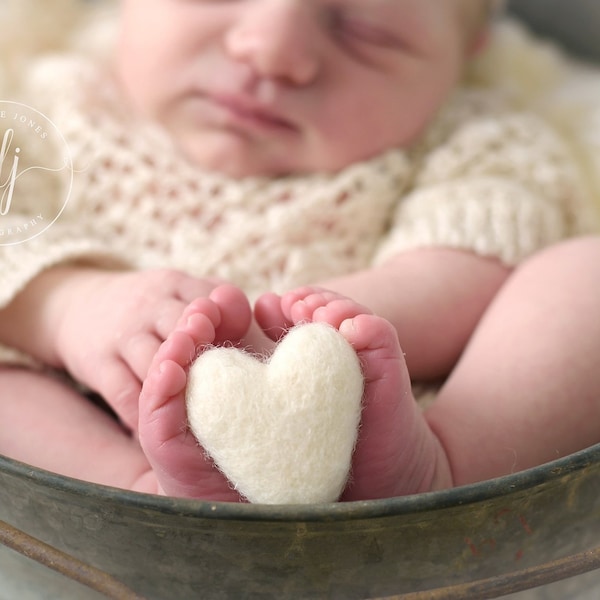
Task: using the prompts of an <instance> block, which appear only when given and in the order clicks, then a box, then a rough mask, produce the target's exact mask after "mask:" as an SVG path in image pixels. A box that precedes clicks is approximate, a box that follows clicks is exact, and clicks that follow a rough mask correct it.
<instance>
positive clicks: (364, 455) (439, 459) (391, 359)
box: [255, 287, 451, 500]
mask: <svg viewBox="0 0 600 600" xmlns="http://www.w3.org/2000/svg"><path fill="white" fill-rule="evenodd" d="M255 314H256V317H257V320H258V321H259V323H260V324H261V325H262V326H263V327H264V329H265V331H267V332H269V333H270V334H271V335H272V337H273V338H274V339H276V338H277V337H279V336H280V335H281V333H282V332H284V331H285V330H286V329H288V328H289V327H291V326H293V325H295V324H298V323H302V322H325V323H328V324H330V325H332V326H333V327H335V328H336V329H338V330H339V331H340V333H341V334H342V335H343V336H344V337H345V338H346V340H347V341H348V342H349V343H350V344H351V345H352V346H353V348H354V349H355V350H356V352H357V354H358V356H359V358H360V361H361V364H362V368H363V375H364V378H365V391H364V395H363V412H362V419H361V425H360V431H359V437H358V441H357V445H356V449H355V452H354V455H353V460H352V477H351V481H350V483H349V485H348V486H347V488H346V491H345V492H344V494H343V499H344V500H359V499H369V498H385V497H390V496H398V495H403V494H411V493H417V492H422V491H429V490H431V489H435V488H440V487H448V486H450V485H451V480H450V473H449V471H448V464H447V461H446V457H445V455H444V454H443V452H442V449H441V447H440V445H439V443H438V441H437V439H436V438H435V436H434V435H433V434H432V432H431V430H430V429H429V428H428V427H427V424H426V422H425V420H424V418H423V416H422V414H421V410H420V409H419V408H418V406H417V404H416V402H415V400H414V398H413V396H412V392H411V384H410V378H409V374H408V371H407V368H406V363H405V361H404V357H403V354H402V351H401V349H400V345H399V343H398V336H397V334H396V330H395V329H394V327H393V326H392V325H391V324H390V323H389V322H388V321H386V320H385V319H382V318H381V317H378V316H375V315H372V314H369V312H368V310H367V309H365V308H364V307H362V306H361V305H359V304H357V303H356V302H354V301H352V300H350V299H348V298H346V297H344V296H341V295H339V294H336V293H334V292H330V291H326V290H322V289H320V288H313V287H306V288H301V289H299V290H296V291H293V292H290V293H288V294H285V295H284V296H283V297H281V298H280V297H279V296H277V295H275V294H267V295H265V296H263V297H262V298H260V299H259V301H258V302H257V306H256V311H255Z"/></svg>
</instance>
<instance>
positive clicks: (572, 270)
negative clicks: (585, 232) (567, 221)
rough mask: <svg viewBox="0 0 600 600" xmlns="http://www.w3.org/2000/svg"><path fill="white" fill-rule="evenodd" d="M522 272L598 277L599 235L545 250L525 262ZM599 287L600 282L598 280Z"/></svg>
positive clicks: (573, 239)
mask: <svg viewBox="0 0 600 600" xmlns="http://www.w3.org/2000/svg"><path fill="white" fill-rule="evenodd" d="M520 270H522V271H529V272H531V273H539V274H541V275H544V276H548V277H552V278H553V279H556V278H557V277H562V276H566V275H568V276H570V277H573V276H575V277H581V276H585V277H594V278H598V277H600V235H597V236H587V237H578V238H571V239H568V240H565V241H562V242H559V243H557V244H554V245H552V246H549V247H547V248H545V249H544V250H542V251H540V252H538V253H537V254H535V255H533V256H532V257H530V258H529V259H528V260H526V261H525V262H524V263H523V264H522V265H521V267H520ZM599 287H600V280H599Z"/></svg>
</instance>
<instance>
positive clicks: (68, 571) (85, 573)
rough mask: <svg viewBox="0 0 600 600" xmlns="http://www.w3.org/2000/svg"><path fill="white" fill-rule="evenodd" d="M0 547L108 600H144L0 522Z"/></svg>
mask: <svg viewBox="0 0 600 600" xmlns="http://www.w3.org/2000/svg"><path fill="white" fill-rule="evenodd" d="M0 544H3V545H4V546H6V547H8V548H10V549H11V550H14V551H15V552H18V553H19V554H22V555H23V556H26V557H27V558H30V559H31V560H34V561H36V562H38V563H40V564H41V565H43V566H45V567H47V568H48V569H52V570H53V571H56V572H57V573H60V574H61V575H64V576H65V577H68V578H69V579H72V580H73V581H76V582H78V583H81V584H82V585H85V586H87V587H89V588H91V589H93V590H95V591H97V592H100V593H101V594H103V595H104V596H106V597H107V598H111V600H144V598H143V597H142V596H139V595H138V594H136V593H135V592H133V591H132V590H131V589H129V588H128V587H126V586H124V585H123V584H122V583H121V582H119V581H117V580H116V579H115V578H114V577H111V576H110V575H109V574H108V573H106V572H104V571H101V570H99V569H96V568H94V567H92V566H90V565H87V564H85V563H84V562H82V561H80V560H79V559H77V558H75V557H73V556H70V555H69V554H67V553H65V552H61V551H60V550H57V549H56V548H54V547H53V546H49V545H48V544H44V542H41V541H40V540H38V539H36V538H34V537H32V536H30V535H27V534H26V533H24V532H23V531H21V530H20V529H17V528H15V527H12V526H11V525H9V524H8V523H5V522H4V521H0Z"/></svg>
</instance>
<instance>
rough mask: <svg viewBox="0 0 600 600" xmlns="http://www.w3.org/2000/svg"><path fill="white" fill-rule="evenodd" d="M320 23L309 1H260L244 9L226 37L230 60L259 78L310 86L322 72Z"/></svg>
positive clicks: (250, 3) (241, 9)
mask: <svg viewBox="0 0 600 600" xmlns="http://www.w3.org/2000/svg"><path fill="white" fill-rule="evenodd" d="M318 36H319V19H318V15H317V14H316V11H315V9H314V7H313V6H312V3H309V2H306V0H260V1H259V2H248V3H247V7H244V8H240V13H239V18H238V19H237V20H236V21H235V23H233V25H232V26H231V28H230V29H229V31H228V32H227V34H226V38H225V45H226V48H227V51H228V52H229V54H230V56H232V57H233V58H234V59H235V60H239V61H242V62H245V63H246V64H248V65H249V66H250V67H252V68H253V69H254V70H255V71H256V73H257V75H259V76H261V77H269V78H275V79H284V80H288V81H290V82H292V83H294V84H296V85H305V84H307V83H309V82H310V81H311V80H312V79H313V78H314V77H315V75H316V73H317V71H318V66H319V64H318Z"/></svg>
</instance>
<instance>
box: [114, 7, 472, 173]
mask: <svg viewBox="0 0 600 600" xmlns="http://www.w3.org/2000/svg"><path fill="white" fill-rule="evenodd" d="M470 1H473V2H476V3H477V2H480V1H481V0H470ZM464 2H465V0H233V1H232V0H122V19H121V29H120V41H119V47H118V54H117V70H118V75H119V78H120V81H121V83H122V85H123V88H124V90H125V92H126V94H127V96H128V97H129V99H130V100H131V102H132V104H133V106H134V107H135V108H136V109H137V110H139V111H140V112H141V113H142V114H144V115H145V116H146V117H150V118H152V119H156V120H158V121H159V122H160V123H161V124H162V125H164V126H165V127H166V129H167V130H168V131H169V132H170V133H171V134H172V136H173V137H174V139H175V140H176V142H177V144H178V145H179V147H180V148H181V150H182V151H183V152H184V154H185V155H186V156H187V157H188V158H189V159H190V160H191V161H192V162H194V163H196V164H198V165H199V166H201V167H204V168H208V169H213V170H217V171H220V172H223V173H225V174H228V175H231V176H234V177H243V176H249V175H284V174H293V173H305V172H314V171H335V170H338V169H340V168H342V167H344V166H347V165H348V164H350V163H352V162H356V161H360V160H365V159H368V158H370V157H372V156H374V155H376V154H378V153H381V152H383V151H384V150H387V149H390V148H392V147H396V146H400V147H402V146H406V145H408V144H410V143H411V142H412V141H413V140H414V139H415V138H416V137H417V136H418V135H419V134H420V133H421V131H422V130H423V128H424V127H425V126H426V125H427V124H428V123H429V122H430V120H431V118H432V117H433V115H434V114H435V113H436V111H437V110H438V109H439V107H440V105H441V104H442V103H443V101H444V100H445V99H446V97H447V95H448V93H449V91H450V90H451V89H452V88H453V86H454V85H455V83H456V81H457V79H458V78H459V76H460V73H461V71H462V64H463V61H464V58H465V34H464V31H463V29H464V27H463V26H462V24H461V19H460V18H459V16H458V15H459V12H460V11H459V9H458V6H459V5H460V4H464Z"/></svg>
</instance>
